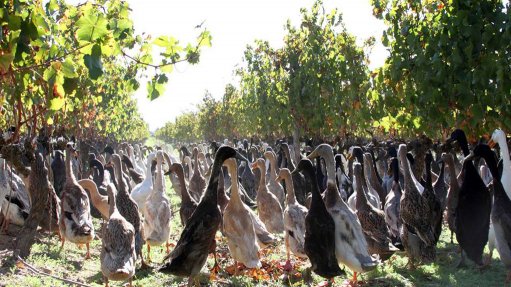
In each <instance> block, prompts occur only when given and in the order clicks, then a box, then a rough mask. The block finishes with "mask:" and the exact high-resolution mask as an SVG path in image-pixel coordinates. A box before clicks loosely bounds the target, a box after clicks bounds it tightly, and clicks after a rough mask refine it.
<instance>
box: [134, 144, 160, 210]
mask: <svg viewBox="0 0 511 287" xmlns="http://www.w3.org/2000/svg"><path fill="white" fill-rule="evenodd" d="M155 157H156V154H155V153H150V154H149V155H148V156H147V167H146V175H145V178H144V181H142V182H140V183H138V184H137V185H135V187H133V190H132V191H131V198H133V200H134V201H135V202H136V203H137V206H138V209H139V210H140V211H141V212H142V213H144V209H145V204H146V201H147V198H148V197H149V196H150V195H151V193H152V191H153V187H154V186H153V174H152V171H151V167H152V162H153V160H154V158H155Z"/></svg>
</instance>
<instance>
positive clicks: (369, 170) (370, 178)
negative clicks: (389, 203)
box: [361, 152, 387, 209]
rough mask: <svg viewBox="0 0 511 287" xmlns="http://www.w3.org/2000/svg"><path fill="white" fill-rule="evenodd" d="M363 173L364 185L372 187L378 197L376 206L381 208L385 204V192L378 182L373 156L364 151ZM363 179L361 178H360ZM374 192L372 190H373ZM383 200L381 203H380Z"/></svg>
mask: <svg viewBox="0 0 511 287" xmlns="http://www.w3.org/2000/svg"><path fill="white" fill-rule="evenodd" d="M363 156H364V174H365V181H366V185H367V187H368V188H369V189H372V190H374V191H375V192H376V194H377V195H378V199H379V201H380V205H379V206H378V208H379V209H381V208H382V207H383V206H382V205H384V204H385V197H386V196H387V193H386V192H385V190H384V189H383V186H382V185H381V183H380V180H381V179H380V178H379V176H378V173H377V172H376V169H375V168H374V167H375V163H374V160H373V156H372V155H371V154H370V153H367V152H366V153H364V155H363ZM361 179H363V178H361ZM373 194H374V192H373ZM382 202H383V204H382Z"/></svg>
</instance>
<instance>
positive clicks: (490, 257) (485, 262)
mask: <svg viewBox="0 0 511 287" xmlns="http://www.w3.org/2000/svg"><path fill="white" fill-rule="evenodd" d="M491 259H492V255H491V254H490V255H488V256H487V257H486V258H484V261H483V264H484V266H490V265H491Z"/></svg>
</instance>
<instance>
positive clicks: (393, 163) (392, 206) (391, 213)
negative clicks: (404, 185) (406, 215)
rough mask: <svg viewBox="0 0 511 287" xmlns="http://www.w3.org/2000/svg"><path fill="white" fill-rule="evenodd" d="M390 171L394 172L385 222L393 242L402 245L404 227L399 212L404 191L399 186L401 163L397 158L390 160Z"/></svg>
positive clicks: (386, 202)
mask: <svg viewBox="0 0 511 287" xmlns="http://www.w3.org/2000/svg"><path fill="white" fill-rule="evenodd" d="M390 169H391V171H392V185H391V187H390V189H389V192H388V193H387V197H386V198H385V206H384V208H383V211H384V212H385V222H386V223H387V227H388V228H389V232H390V237H391V239H392V242H393V243H397V242H399V243H400V241H401V238H400V236H399V234H400V232H401V226H402V225H403V221H402V220H401V215H400V212H399V210H400V200H401V195H402V191H401V185H400V184H399V163H398V160H397V157H393V158H392V159H391V160H390Z"/></svg>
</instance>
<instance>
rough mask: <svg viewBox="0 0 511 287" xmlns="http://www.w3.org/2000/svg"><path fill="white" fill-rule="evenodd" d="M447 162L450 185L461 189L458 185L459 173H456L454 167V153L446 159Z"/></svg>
mask: <svg viewBox="0 0 511 287" xmlns="http://www.w3.org/2000/svg"><path fill="white" fill-rule="evenodd" d="M445 162H446V164H447V169H448V170H449V175H450V176H449V186H450V187H451V188H455V189H459V186H458V179H457V177H458V175H457V174H456V168H455V167H454V159H453V156H452V154H449V156H448V157H447V158H446V159H445Z"/></svg>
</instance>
